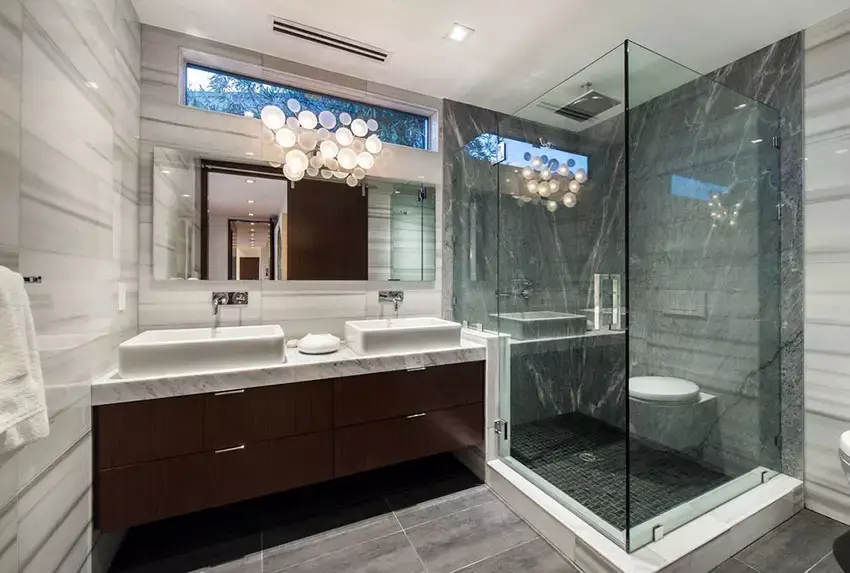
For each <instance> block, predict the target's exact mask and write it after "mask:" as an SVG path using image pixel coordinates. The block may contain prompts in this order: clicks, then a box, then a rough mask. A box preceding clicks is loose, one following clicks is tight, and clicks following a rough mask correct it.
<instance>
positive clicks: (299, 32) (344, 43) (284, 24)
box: [272, 18, 390, 63]
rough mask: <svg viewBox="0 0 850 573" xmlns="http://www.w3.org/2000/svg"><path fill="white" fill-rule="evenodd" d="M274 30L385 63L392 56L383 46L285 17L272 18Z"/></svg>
mask: <svg viewBox="0 0 850 573" xmlns="http://www.w3.org/2000/svg"><path fill="white" fill-rule="evenodd" d="M272 30H273V31H274V32H276V33H278V34H284V35H286V36H291V37H293V38H297V39H299V40H304V41H306V42H313V43H314V44H319V45H320V46H325V47H327V48H333V49H335V50H339V51H341V52H347V53H349V54H354V55H355V56H360V57H361V58H366V59H367V60H372V61H373V62H380V63H384V62H386V61H387V58H389V57H390V54H389V52H387V51H386V50H382V49H381V48H376V47H375V46H370V45H369V44H364V43H363V42H358V41H357V40H352V39H351V38H346V37H344V36H338V35H336V34H332V33H330V32H326V31H324V30H319V29H318V28H311V27H310V26H305V25H304V24H299V23H298V22H293V21H291V20H284V19H283V18H273V19H272Z"/></svg>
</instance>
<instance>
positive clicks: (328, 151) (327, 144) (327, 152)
mask: <svg viewBox="0 0 850 573" xmlns="http://www.w3.org/2000/svg"><path fill="white" fill-rule="evenodd" d="M319 151H321V153H322V157H324V158H325V159H326V160H327V159H333V158H334V157H336V154H337V153H339V146H338V145H337V144H336V143H335V142H334V141H333V140H331V139H328V140H327V141H323V142H322V143H321V144H320V145H319Z"/></svg>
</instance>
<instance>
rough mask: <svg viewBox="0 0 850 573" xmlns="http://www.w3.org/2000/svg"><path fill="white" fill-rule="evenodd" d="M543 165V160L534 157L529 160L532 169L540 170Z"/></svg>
mask: <svg viewBox="0 0 850 573" xmlns="http://www.w3.org/2000/svg"><path fill="white" fill-rule="evenodd" d="M541 165H543V160H542V159H540V158H539V157H537V156H536V155H535V156H534V157H532V158H531V167H532V168H533V169H540V166H541Z"/></svg>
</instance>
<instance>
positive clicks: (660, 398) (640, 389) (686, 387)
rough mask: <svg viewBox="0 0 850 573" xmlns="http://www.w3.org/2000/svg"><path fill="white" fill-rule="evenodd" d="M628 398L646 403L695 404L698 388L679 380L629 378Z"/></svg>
mask: <svg viewBox="0 0 850 573" xmlns="http://www.w3.org/2000/svg"><path fill="white" fill-rule="evenodd" d="M629 396H630V397H631V398H636V399H638V400H646V401H647V402H695V401H696V400H698V399H699V386H697V385H696V384H694V383H693V382H691V381H690V380H683V379H681V378H669V377H667V376H635V377H634V378H629Z"/></svg>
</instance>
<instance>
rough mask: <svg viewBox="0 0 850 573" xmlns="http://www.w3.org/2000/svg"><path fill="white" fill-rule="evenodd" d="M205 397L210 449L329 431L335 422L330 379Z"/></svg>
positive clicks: (206, 441)
mask: <svg viewBox="0 0 850 573" xmlns="http://www.w3.org/2000/svg"><path fill="white" fill-rule="evenodd" d="M204 399H205V409H206V417H205V421H204V445H205V447H206V448H207V449H219V448H225V447H228V446H234V445H238V444H247V443H251V442H258V441H262V440H270V439H274V438H282V437H286V436H294V435H298V434H306V433H309V432H317V431H321V430H327V429H330V428H331V426H332V423H333V405H332V400H333V384H332V382H331V381H330V380H320V381H317V382H301V383H295V384H281V385H278V386H267V387H263V388H246V389H244V390H234V391H230V392H216V393H214V394H206V395H205V396H204Z"/></svg>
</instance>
